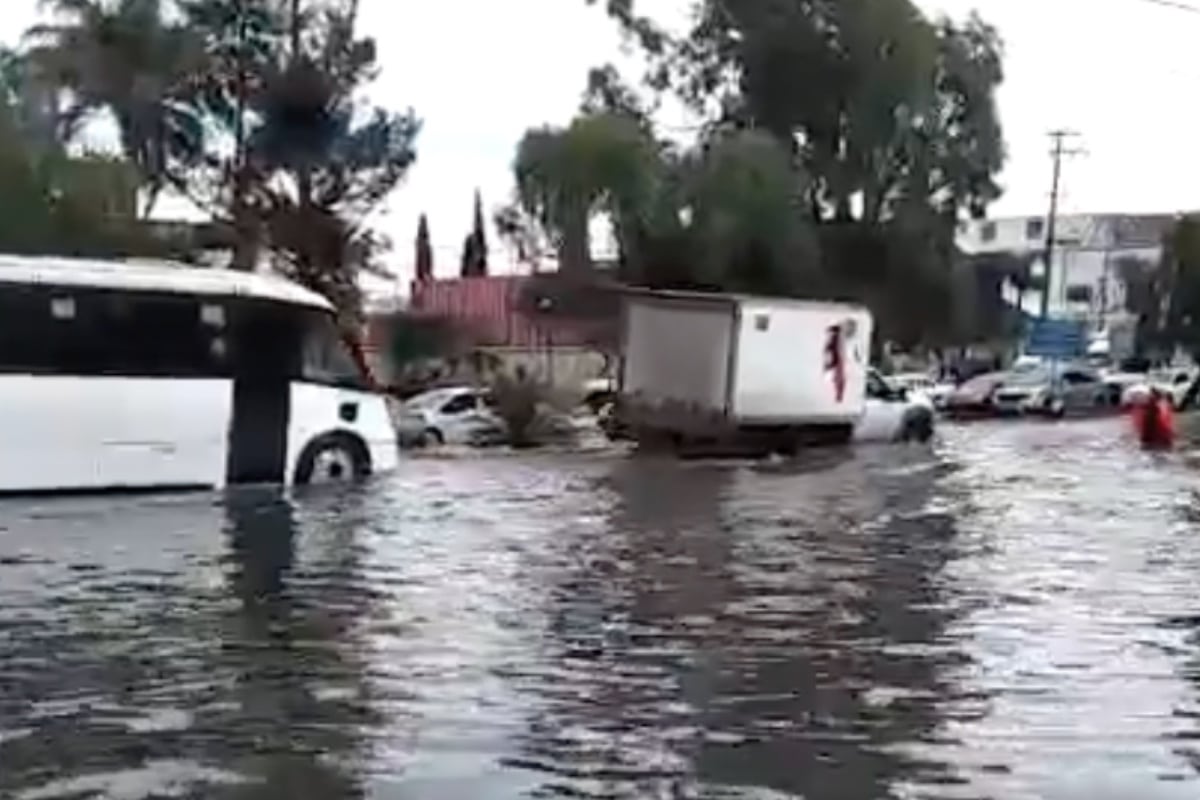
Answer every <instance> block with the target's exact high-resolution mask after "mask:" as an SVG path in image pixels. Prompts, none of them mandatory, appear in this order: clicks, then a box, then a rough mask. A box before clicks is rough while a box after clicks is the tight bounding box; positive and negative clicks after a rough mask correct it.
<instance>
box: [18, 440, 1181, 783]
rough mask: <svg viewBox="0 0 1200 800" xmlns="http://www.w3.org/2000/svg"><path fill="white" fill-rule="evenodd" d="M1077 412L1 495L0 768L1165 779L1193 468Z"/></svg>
mask: <svg viewBox="0 0 1200 800" xmlns="http://www.w3.org/2000/svg"><path fill="white" fill-rule="evenodd" d="M1124 436H1125V432H1124V431H1123V430H1122V429H1121V428H1120V427H1119V426H1118V425H1116V424H1113V423H1111V422H1087V423H1078V424H1075V423H1072V424H1062V425H1030V426H1022V425H1017V426H1012V425H1007V426H1001V425H995V426H992V425H981V426H971V427H968V428H960V429H949V430H948V431H947V432H946V434H945V441H943V442H942V443H941V444H940V445H939V446H938V447H937V448H936V449H935V452H932V453H931V452H928V451H926V450H924V449H921V448H890V449H889V448H884V449H878V450H863V451H859V452H857V453H853V454H842V455H836V454H824V455H820V456H814V457H812V458H810V459H807V460H805V461H801V462H798V463H791V464H773V465H746V464H735V463H734V464H731V463H724V464H721V463H693V464H683V465H680V464H675V463H671V462H664V461H630V460H624V459H616V458H608V457H586V458H584V457H576V458H561V457H548V456H544V457H539V456H534V457H530V458H523V459H520V460H517V459H479V460H472V459H467V460H449V461H444V460H443V461H412V462H409V463H406V464H405V465H404V466H403V468H402V469H401V471H400V473H399V474H398V475H396V476H394V477H392V478H389V479H387V480H384V481H380V482H377V483H375V484H373V485H371V486H368V487H366V488H365V489H362V490H357V491H349V492H345V493H332V492H313V493H307V494H302V495H299V496H296V497H286V496H283V495H281V494H279V493H274V492H264V491H255V492H243V493H236V494H231V495H229V496H227V497H220V498H210V497H203V496H201V497H181V498H166V499H154V500H146V499H137V500H121V501H112V500H71V501H62V502H54V503H51V502H37V503H27V502H8V503H5V504H3V505H0V797H5V798H8V797H13V798H17V799H18V800H38V799H39V798H138V799H139V800H140V799H141V798H161V797H196V798H200V797H203V798H211V797H215V798H237V799H238V800H241V799H243V798H245V799H246V800H251V799H253V800H257V798H280V797H286V798H301V799H303V798H358V797H366V798H388V799H389V800H390V798H426V797H429V798H438V799H439V800H441V799H442V798H448V799H450V800H453V798H516V797H530V798H542V797H547V798H548V797H589V798H590V797H595V798H602V797H603V798H660V797H661V798H690V797H697V798H783V797H805V798H835V799H837V798H848V799H849V798H856V799H857V798H886V797H895V798H910V797H911V798H917V797H920V798H980V797H994V798H1006V799H1007V798H1026V797H1028V798H1080V799H1081V800H1083V799H1084V798H1087V799H1088V800H1091V799H1092V798H1128V797H1138V798H1154V799H1155V800H1157V799H1158V798H1171V799H1172V800H1173V798H1183V797H1188V798H1194V797H1196V796H1198V793H1200V780H1198V774H1200V773H1198V770H1200V744H1198V743H1200V599H1198V597H1197V595H1196V592H1195V586H1196V583H1197V577H1198V576H1200V539H1198V538H1197V534H1198V533H1200V531H1197V522H1198V521H1200V501H1198V496H1197V492H1196V490H1194V489H1193V486H1194V485H1195V484H1196V481H1195V479H1194V475H1195V474H1196V473H1195V471H1194V467H1190V466H1188V463H1189V458H1188V457H1187V456H1164V455H1161V454H1158V455H1150V454H1144V453H1141V452H1139V451H1138V450H1136V448H1134V447H1132V446H1130V443H1129V442H1128V441H1126V440H1125V439H1124Z"/></svg>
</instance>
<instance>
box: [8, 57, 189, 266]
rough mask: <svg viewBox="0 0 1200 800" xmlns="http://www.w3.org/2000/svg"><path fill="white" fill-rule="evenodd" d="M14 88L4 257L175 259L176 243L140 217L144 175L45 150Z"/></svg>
mask: <svg viewBox="0 0 1200 800" xmlns="http://www.w3.org/2000/svg"><path fill="white" fill-rule="evenodd" d="M9 63H10V65H11V63H12V62H9ZM10 74H11V73H10ZM11 88H12V85H11V84H6V86H5V91H4V92H3V94H2V96H0V186H3V187H4V191H3V192H2V193H0V252H7V253H21V254H26V255H73V256H88V257H119V256H165V255H167V254H168V252H169V249H170V247H169V244H168V243H166V242H164V241H161V240H159V239H157V238H156V237H154V236H153V235H151V233H150V232H149V231H148V230H146V229H145V228H144V227H143V226H141V225H140V224H138V222H137V221H136V220H135V218H134V205H135V197H136V194H135V193H136V189H137V184H138V176H137V171H136V169H135V168H134V167H133V166H132V165H131V164H130V163H129V162H127V161H124V160H121V159H113V158H105V157H102V156H91V155H89V156H82V157H71V156H69V155H68V154H67V153H66V152H65V151H64V150H63V148H61V147H58V146H55V145H51V146H47V145H45V144H44V143H43V140H42V138H41V137H40V136H39V135H38V133H39V132H38V130H37V129H36V128H33V127H30V126H29V125H28V124H27V123H28V122H29V120H30V117H28V116H26V115H25V112H27V111H28V110H29V109H28V107H23V105H22V104H23V102H24V100H23V98H21V97H20V96H19V92H15V91H12V90H11Z"/></svg>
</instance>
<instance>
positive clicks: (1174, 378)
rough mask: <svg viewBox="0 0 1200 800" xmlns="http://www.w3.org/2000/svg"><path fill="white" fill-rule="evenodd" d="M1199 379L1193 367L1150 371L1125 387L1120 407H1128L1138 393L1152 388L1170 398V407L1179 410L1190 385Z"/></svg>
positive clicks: (1199, 375)
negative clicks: (1139, 379)
mask: <svg viewBox="0 0 1200 800" xmlns="http://www.w3.org/2000/svg"><path fill="white" fill-rule="evenodd" d="M1198 379H1200V373H1198V372H1197V370H1196V369H1195V368H1193V367H1168V368H1166V369H1158V370H1153V371H1151V372H1150V373H1149V374H1148V375H1144V376H1142V380H1141V381H1138V382H1132V383H1130V384H1128V385H1126V386H1125V387H1123V391H1122V394H1121V405H1122V406H1128V405H1129V404H1130V399H1131V397H1132V396H1133V395H1134V394H1135V393H1136V392H1138V391H1145V390H1146V389H1148V388H1154V389H1157V390H1158V391H1160V392H1162V393H1163V394H1165V395H1167V396H1168V397H1170V398H1171V405H1173V406H1174V407H1175V408H1180V407H1181V406H1182V405H1183V400H1184V398H1185V397H1186V396H1187V393H1188V390H1189V389H1191V387H1192V384H1193V383H1194V382H1195V381H1196V380H1198Z"/></svg>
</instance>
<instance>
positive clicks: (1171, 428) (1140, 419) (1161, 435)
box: [1132, 387, 1175, 450]
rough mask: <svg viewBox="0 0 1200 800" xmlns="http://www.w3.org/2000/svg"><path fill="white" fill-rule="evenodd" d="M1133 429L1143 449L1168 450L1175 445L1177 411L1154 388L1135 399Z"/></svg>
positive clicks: (1148, 389) (1138, 393)
mask: <svg viewBox="0 0 1200 800" xmlns="http://www.w3.org/2000/svg"><path fill="white" fill-rule="evenodd" d="M1132 418H1133V428H1134V431H1135V432H1136V433H1137V436H1138V440H1139V441H1140V442H1141V444H1142V447H1145V448H1147V449H1151V450H1166V449H1169V448H1171V447H1173V446H1174V444H1175V409H1174V408H1172V407H1171V399H1170V398H1169V397H1167V396H1166V395H1165V394H1164V393H1163V392H1160V391H1159V390H1158V389H1155V388H1153V387H1149V388H1147V389H1146V390H1145V391H1144V392H1137V393H1136V394H1135V395H1134V397H1133V408H1132Z"/></svg>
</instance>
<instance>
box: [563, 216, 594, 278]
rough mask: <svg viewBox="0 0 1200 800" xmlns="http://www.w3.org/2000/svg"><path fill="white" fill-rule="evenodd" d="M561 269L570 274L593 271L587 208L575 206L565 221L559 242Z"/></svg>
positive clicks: (582, 273)
mask: <svg viewBox="0 0 1200 800" xmlns="http://www.w3.org/2000/svg"><path fill="white" fill-rule="evenodd" d="M558 258H559V265H558V268H559V271H560V272H563V273H564V274H568V275H586V274H587V273H588V272H590V271H591V267H592V258H591V239H590V237H589V236H588V217H587V211H586V209H582V208H573V209H570V210H569V211H568V213H567V218H566V219H565V220H564V221H563V229H562V241H561V242H560V243H559V253H558Z"/></svg>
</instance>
